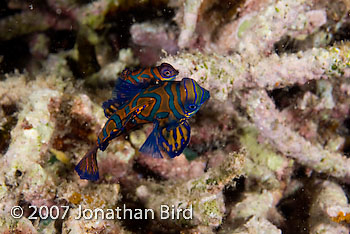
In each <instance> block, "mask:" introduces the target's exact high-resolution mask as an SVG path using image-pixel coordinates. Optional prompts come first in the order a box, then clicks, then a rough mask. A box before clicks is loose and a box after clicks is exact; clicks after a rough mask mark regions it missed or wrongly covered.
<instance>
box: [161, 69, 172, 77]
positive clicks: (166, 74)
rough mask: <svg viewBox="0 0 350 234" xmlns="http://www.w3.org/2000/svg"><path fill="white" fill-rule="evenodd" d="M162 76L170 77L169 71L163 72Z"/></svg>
mask: <svg viewBox="0 0 350 234" xmlns="http://www.w3.org/2000/svg"><path fill="white" fill-rule="evenodd" d="M163 75H164V76H170V75H171V72H170V71H169V70H165V71H163Z"/></svg>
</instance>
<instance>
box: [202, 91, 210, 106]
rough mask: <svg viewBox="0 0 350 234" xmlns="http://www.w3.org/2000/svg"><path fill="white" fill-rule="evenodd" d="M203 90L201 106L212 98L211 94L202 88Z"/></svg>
mask: <svg viewBox="0 0 350 234" xmlns="http://www.w3.org/2000/svg"><path fill="white" fill-rule="evenodd" d="M202 89H203V99H202V103H201V104H203V103H204V102H206V101H207V100H209V98H210V92H209V91H208V90H206V89H204V88H202Z"/></svg>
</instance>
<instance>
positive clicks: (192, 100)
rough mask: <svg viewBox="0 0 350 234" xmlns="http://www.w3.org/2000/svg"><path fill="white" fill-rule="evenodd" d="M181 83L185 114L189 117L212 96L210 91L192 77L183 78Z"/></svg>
mask: <svg viewBox="0 0 350 234" xmlns="http://www.w3.org/2000/svg"><path fill="white" fill-rule="evenodd" d="M180 85H181V90H182V92H181V101H182V104H183V107H184V112H185V116H186V117H187V118H189V117H191V116H192V115H194V114H195V113H196V112H197V111H198V110H199V108H200V107H201V105H202V104H203V103H205V102H206V101H207V100H208V99H209V98H210V93H209V91H208V90H206V89H204V88H202V87H201V86H200V85H199V84H198V83H197V82H196V81H195V80H193V79H190V78H183V79H182V81H181V83H180Z"/></svg>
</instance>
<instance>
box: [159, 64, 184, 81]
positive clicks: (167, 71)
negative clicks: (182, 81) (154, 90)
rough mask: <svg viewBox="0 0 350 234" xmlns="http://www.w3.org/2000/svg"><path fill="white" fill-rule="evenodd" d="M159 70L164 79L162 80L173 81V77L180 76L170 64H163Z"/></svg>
mask: <svg viewBox="0 0 350 234" xmlns="http://www.w3.org/2000/svg"><path fill="white" fill-rule="evenodd" d="M157 69H158V72H159V74H160V75H161V77H162V78H163V79H162V80H171V79H173V77H175V76H177V75H178V74H179V71H178V70H176V69H175V68H174V67H173V66H171V65H170V64H169V63H162V64H161V65H160V66H158V67H157Z"/></svg>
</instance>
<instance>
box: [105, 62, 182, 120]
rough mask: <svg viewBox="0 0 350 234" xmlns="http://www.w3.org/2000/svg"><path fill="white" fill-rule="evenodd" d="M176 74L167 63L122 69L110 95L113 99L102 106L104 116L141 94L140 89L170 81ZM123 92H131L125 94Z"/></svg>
mask: <svg viewBox="0 0 350 234" xmlns="http://www.w3.org/2000/svg"><path fill="white" fill-rule="evenodd" d="M178 74H179V72H178V71H177V70H176V69H175V68H174V67H173V66H171V65H170V64H168V63H162V64H161V65H160V66H157V67H151V68H140V69H136V70H129V69H127V68H126V69H124V71H123V72H122V74H121V76H120V77H119V79H118V80H117V82H116V85H115V88H114V90H113V94H112V96H113V98H112V99H110V100H108V101H107V102H104V103H103V105H102V107H103V109H104V113H105V116H106V117H107V118H109V117H110V116H111V115H112V114H113V113H114V112H115V111H116V110H117V109H118V107H119V106H121V105H123V104H124V103H125V102H127V101H129V100H130V99H131V98H132V97H133V96H134V95H135V93H138V92H141V90H142V89H145V88H147V87H148V86H149V85H152V84H157V83H158V82H160V81H171V80H173V79H175V77H176V76H177V75H178ZM125 90H131V91H130V92H125Z"/></svg>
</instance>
